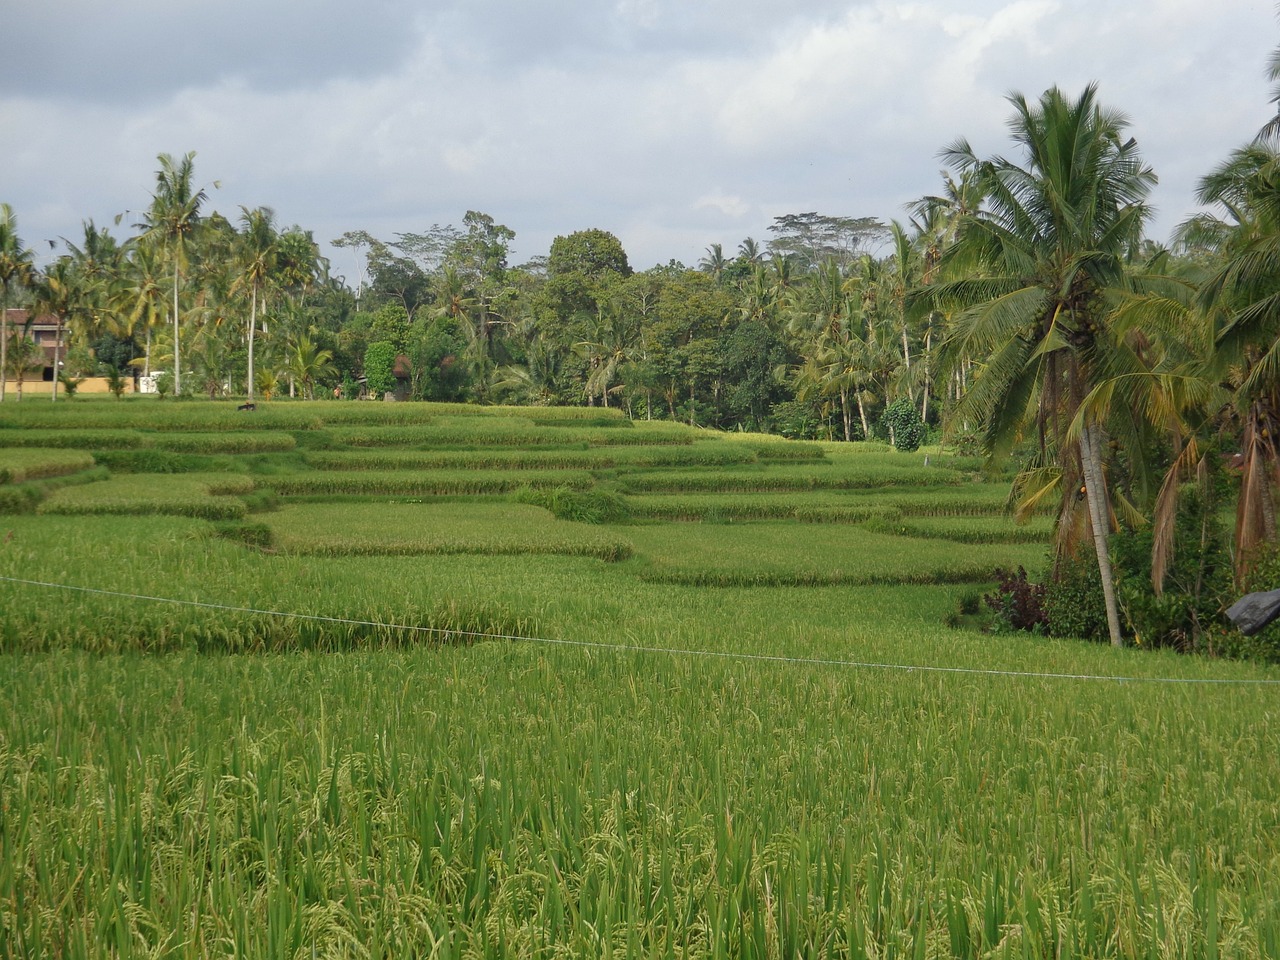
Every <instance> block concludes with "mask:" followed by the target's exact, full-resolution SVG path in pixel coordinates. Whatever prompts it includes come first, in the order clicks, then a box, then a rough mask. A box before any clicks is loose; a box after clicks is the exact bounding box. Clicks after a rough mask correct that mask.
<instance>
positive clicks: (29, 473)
mask: <svg viewBox="0 0 1280 960" xmlns="http://www.w3.org/2000/svg"><path fill="white" fill-rule="evenodd" d="M92 466H93V457H92V456H90V455H89V454H87V453H84V452H81V451H77V450H32V449H5V448H3V447H0V484H6V483H23V482H25V481H27V480H41V479H44V478H46V477H60V476H62V475H64V474H68V473H76V472H78V471H80V470H88V469H89V468H90V467H92Z"/></svg>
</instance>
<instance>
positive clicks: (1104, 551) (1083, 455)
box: [1080, 423, 1124, 647]
mask: <svg viewBox="0 0 1280 960" xmlns="http://www.w3.org/2000/svg"><path fill="white" fill-rule="evenodd" d="M1101 434H1102V428H1101V427H1100V426H1099V425H1098V424H1096V423H1094V424H1089V425H1088V426H1086V427H1085V428H1084V429H1083V430H1082V431H1081V432H1080V463H1081V466H1083V468H1084V490H1085V497H1086V499H1087V500H1088V505H1089V522H1090V524H1091V525H1092V527H1093V548H1094V550H1095V552H1096V553H1097V555H1098V574H1099V576H1100V577H1101V579H1102V596H1103V599H1104V601H1105V602H1106V607H1107V632H1108V633H1109V634H1110V635H1111V645H1112V646H1113V647H1122V646H1124V638H1123V637H1122V636H1121V635H1120V611H1119V608H1118V607H1117V605H1116V587H1115V578H1114V576H1113V573H1112V570H1111V553H1110V550H1109V549H1108V547H1107V528H1108V527H1109V526H1110V521H1109V517H1110V514H1109V513H1108V511H1107V495H1106V486H1105V481H1104V479H1103V476H1102V437H1101Z"/></svg>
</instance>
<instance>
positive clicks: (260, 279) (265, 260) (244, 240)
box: [232, 206, 279, 403]
mask: <svg viewBox="0 0 1280 960" xmlns="http://www.w3.org/2000/svg"><path fill="white" fill-rule="evenodd" d="M240 225H241V227H242V230H241V231H240V233H239V234H238V235H237V237H236V251H235V257H236V262H237V267H238V269H237V271H236V278H235V280H234V281H233V283H232V286H233V288H235V289H238V290H241V291H244V292H247V293H248V294H249V375H248V377H247V378H246V393H247V395H248V398H249V402H250V403H253V384H254V379H253V345H254V340H255V339H256V336H255V335H256V332H257V329H258V302H259V299H261V298H263V293H264V290H265V288H266V284H267V281H268V279H269V278H270V276H271V273H272V271H273V270H274V269H275V267H276V261H277V258H278V254H279V234H277V233H276V228H275V213H274V212H272V211H271V210H270V209H269V208H268V207H258V208H257V209H256V210H250V209H249V208H248V207H243V206H242V207H241V208H240Z"/></svg>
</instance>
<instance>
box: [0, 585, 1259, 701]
mask: <svg viewBox="0 0 1280 960" xmlns="http://www.w3.org/2000/svg"><path fill="white" fill-rule="evenodd" d="M0 582H5V583H14V584H20V585H23V586H29V587H45V588H48V589H51V590H68V591H72V592H75V593H87V594H94V595H96V596H104V597H116V598H118V599H122V600H144V601H149V602H152V603H169V604H174V605H176V606H185V607H199V608H203V609H206V610H223V611H226V612H229V613H248V614H253V615H255V616H262V617H280V618H283V619H294V620H307V621H310V622H314V623H334V624H341V625H343V626H359V627H375V628H377V629H382V630H405V631H409V632H413V633H429V634H435V635H437V636H446V637H466V638H467V639H471V640H523V641H525V642H526V643H538V644H544V645H546V646H559V647H579V648H585V649H591V650H610V651H621V652H626V653H646V654H660V655H667V656H683V657H706V658H708V659H717V660H738V661H743V662H751V663H785V664H789V665H798V666H815V667H844V668H848V669H860V670H892V671H898V672H902V673H941V674H961V675H969V676H981V677H1018V678H1022V679H1030V680H1084V681H1093V682H1106V683H1164V684H1182V685H1188V684H1211V685H1220V686H1221V685H1233V686H1280V679H1265V678H1260V677H1119V676H1114V675H1110V674H1092V673H1047V672H1038V671H1034V670H992V669H986V668H982V667H943V666H937V665H932V664H910V663H883V662H879V661H874V660H841V659H831V658H814V657H784V656H781V655H778V654H767V653H742V652H736V651H727V650H699V649H697V648H682V647H652V646H644V645H640V644H629V643H605V642H603V641H600V640H565V639H562V638H554V637H531V636H521V635H519V634H510V633H486V632H484V631H480V630H458V629H454V628H452V627H424V626H420V625H417V624H411V623H388V622H380V621H377V620H358V619H354V618H350V617H328V616H323V615H321V614H314V613H295V612H292V611H288V610H264V609H259V608H257V607H241V606H236V605H234V604H226V603H210V602H208V601H204V600H183V599H180V598H178V597H154V596H149V595H147V594H141V593H125V592H123V591H119V590H103V589H100V588H97V587H81V586H76V585H74V584H67V583H50V582H49V581H46V580H25V579H22V578H20V577H5V576H0Z"/></svg>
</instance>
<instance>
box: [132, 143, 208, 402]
mask: <svg viewBox="0 0 1280 960" xmlns="http://www.w3.org/2000/svg"><path fill="white" fill-rule="evenodd" d="M195 156H196V155H195V153H194V152H191V153H187V154H186V155H184V156H183V157H182V159H181V160H175V159H174V158H173V157H172V156H170V155H169V154H167V153H162V154H160V155H159V157H157V159H158V160H159V162H160V169H159V170H158V171H157V172H156V189H155V193H153V194H152V195H151V206H150V207H149V208H148V209H147V212H146V214H145V215H144V219H143V223H141V224H139V226H141V227H143V228H144V229H145V230H146V234H144V236H146V237H147V238H149V239H151V240H154V241H155V242H156V243H157V244H158V245H159V246H160V248H161V249H162V250H163V251H164V253H165V257H166V258H167V259H168V261H169V267H170V269H171V270H172V272H173V316H172V319H173V392H174V393H175V394H177V393H181V392H182V354H181V348H180V344H181V339H182V333H181V327H182V323H181V315H180V313H179V308H178V290H179V288H180V287H181V285H182V271H183V270H184V269H185V268H186V267H187V265H188V262H189V258H190V253H191V246H192V239H193V237H194V235H195V233H196V231H197V230H199V228H200V223H201V220H200V207H201V206H203V204H204V202H205V200H207V199H208V194H207V193H206V192H205V191H204V190H203V189H200V190H196V189H195V188H194V186H193V179H194V176H195ZM214 186H215V187H216V186H217V181H214Z"/></svg>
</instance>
